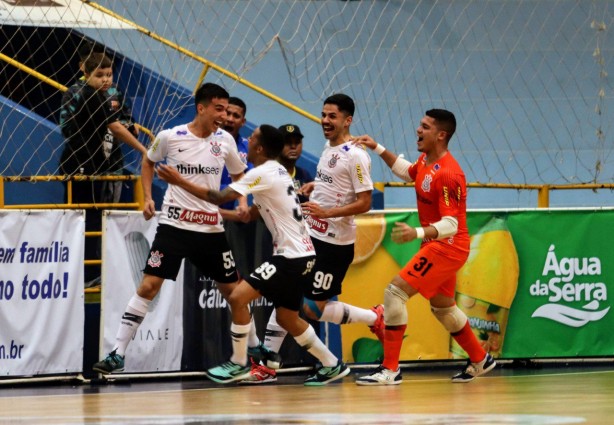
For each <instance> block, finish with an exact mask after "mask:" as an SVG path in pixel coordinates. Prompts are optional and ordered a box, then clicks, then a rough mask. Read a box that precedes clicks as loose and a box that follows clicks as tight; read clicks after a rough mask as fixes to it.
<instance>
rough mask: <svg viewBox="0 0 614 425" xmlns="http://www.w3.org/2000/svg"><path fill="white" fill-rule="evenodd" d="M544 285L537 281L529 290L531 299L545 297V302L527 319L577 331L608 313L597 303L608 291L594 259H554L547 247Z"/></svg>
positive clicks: (552, 249)
mask: <svg viewBox="0 0 614 425" xmlns="http://www.w3.org/2000/svg"><path fill="white" fill-rule="evenodd" d="M542 276H543V278H544V282H542V281H541V280H540V279H537V281H535V283H533V284H531V286H530V288H529V291H530V294H531V296H533V297H548V298H547V300H548V303H547V304H544V305H542V306H540V307H538V308H537V310H535V311H534V312H533V314H532V315H531V317H543V318H545V319H550V320H553V321H555V322H558V323H561V324H563V325H567V326H571V327H574V328H579V327H581V326H584V325H586V324H587V323H589V322H596V321H599V320H601V319H602V318H603V317H604V316H605V315H606V314H607V313H608V311H609V310H610V307H609V306H608V307H605V308H603V306H602V305H601V304H600V302H606V301H607V300H608V289H607V287H606V285H605V283H603V282H596V280H599V277H600V276H601V260H600V259H599V258H598V257H588V258H587V257H582V258H576V257H571V258H567V257H563V258H560V259H559V258H558V257H557V255H556V251H555V246H554V245H550V248H549V249H548V254H547V255H546V261H545V263H544V269H543V271H542Z"/></svg>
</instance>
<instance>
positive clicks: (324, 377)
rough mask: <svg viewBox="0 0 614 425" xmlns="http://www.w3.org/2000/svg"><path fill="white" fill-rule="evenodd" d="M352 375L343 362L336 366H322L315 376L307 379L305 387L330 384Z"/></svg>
mask: <svg viewBox="0 0 614 425" xmlns="http://www.w3.org/2000/svg"><path fill="white" fill-rule="evenodd" d="M348 373H350V368H349V367H347V365H346V364H345V363H343V362H342V361H341V360H339V361H338V362H337V365H336V366H332V367H330V366H322V367H321V368H320V369H318V371H317V372H316V374H315V375H313V376H310V377H309V378H307V379H305V385H307V386H320V385H326V384H328V383H329V382H333V381H336V380H337V379H341V378H343V377H344V376H346V375H347V374H348Z"/></svg>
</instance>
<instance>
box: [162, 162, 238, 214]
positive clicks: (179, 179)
mask: <svg viewBox="0 0 614 425" xmlns="http://www.w3.org/2000/svg"><path fill="white" fill-rule="evenodd" d="M156 171H157V172H158V176H160V178H161V179H162V180H164V181H165V182H167V183H169V184H173V185H175V186H179V187H180V188H182V189H184V190H186V191H188V192H190V193H191V194H192V195H194V196H196V197H197V198H200V199H202V200H204V201H207V202H210V203H212V204H215V205H219V204H223V203H224V202H229V201H234V200H235V199H237V198H239V197H240V196H242V195H241V194H240V193H239V192H236V191H235V190H233V189H231V188H230V186H228V187H226V188H224V190H222V191H219V190H215V189H210V188H208V187H206V186H198V185H196V184H194V183H192V182H190V181H188V180H186V179H184V178H183V176H182V175H181V174H179V172H178V171H177V170H176V169H175V168H173V167H171V166H169V165H165V164H160V165H159V166H158V167H157V168H156Z"/></svg>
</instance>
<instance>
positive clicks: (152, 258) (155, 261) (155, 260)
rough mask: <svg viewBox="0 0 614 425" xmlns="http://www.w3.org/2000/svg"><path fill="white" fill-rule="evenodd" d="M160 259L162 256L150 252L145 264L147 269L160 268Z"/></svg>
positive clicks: (155, 252) (158, 253)
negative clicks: (147, 266)
mask: <svg viewBox="0 0 614 425" xmlns="http://www.w3.org/2000/svg"><path fill="white" fill-rule="evenodd" d="M162 257H164V254H160V252H158V251H152V252H151V253H150V254H149V260H147V264H148V265H149V267H160V265H162Z"/></svg>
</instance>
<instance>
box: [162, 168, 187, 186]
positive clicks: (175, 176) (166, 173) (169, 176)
mask: <svg viewBox="0 0 614 425" xmlns="http://www.w3.org/2000/svg"><path fill="white" fill-rule="evenodd" d="M156 172H157V173H158V176H160V178H161V179H162V180H164V181H165V182H167V183H169V184H174V185H179V183H180V182H181V180H183V177H181V174H179V171H177V170H176V169H175V168H173V167H171V166H169V165H166V164H158V165H157V166H156Z"/></svg>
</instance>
